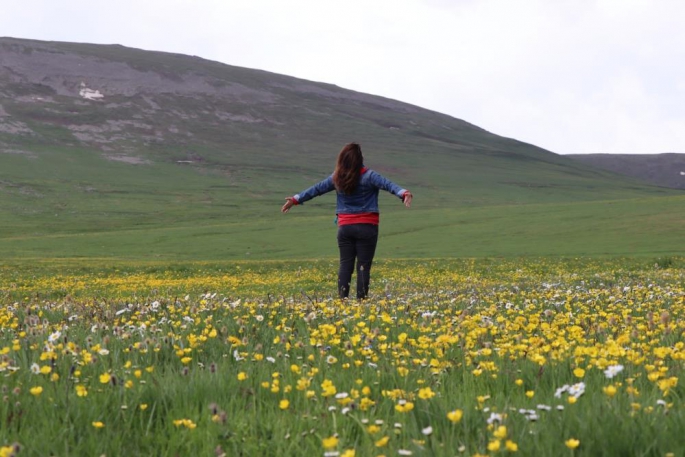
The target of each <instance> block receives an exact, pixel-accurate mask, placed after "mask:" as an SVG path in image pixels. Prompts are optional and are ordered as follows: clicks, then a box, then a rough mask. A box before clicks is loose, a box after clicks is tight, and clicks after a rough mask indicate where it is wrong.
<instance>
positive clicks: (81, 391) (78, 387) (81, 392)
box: [76, 384, 88, 397]
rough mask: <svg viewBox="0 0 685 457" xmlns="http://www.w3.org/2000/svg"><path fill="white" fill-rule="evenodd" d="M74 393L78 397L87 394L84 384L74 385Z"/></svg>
mask: <svg viewBox="0 0 685 457" xmlns="http://www.w3.org/2000/svg"><path fill="white" fill-rule="evenodd" d="M76 395H77V396H79V397H86V396H88V389H86V387H85V386H82V385H81V384H77V385H76Z"/></svg>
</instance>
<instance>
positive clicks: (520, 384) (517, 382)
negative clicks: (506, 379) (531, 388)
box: [514, 379, 523, 386]
mask: <svg viewBox="0 0 685 457" xmlns="http://www.w3.org/2000/svg"><path fill="white" fill-rule="evenodd" d="M514 384H516V385H517V386H522V385H523V379H517V380H516V381H514Z"/></svg>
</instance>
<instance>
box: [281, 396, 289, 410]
mask: <svg viewBox="0 0 685 457" xmlns="http://www.w3.org/2000/svg"><path fill="white" fill-rule="evenodd" d="M289 406H290V402H289V401H288V400H286V399H285V398H284V399H283V400H281V401H280V402H279V403H278V407H279V408H281V409H283V410H286V409H288V407H289Z"/></svg>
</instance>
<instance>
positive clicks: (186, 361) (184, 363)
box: [181, 357, 193, 365]
mask: <svg viewBox="0 0 685 457" xmlns="http://www.w3.org/2000/svg"><path fill="white" fill-rule="evenodd" d="M192 361H193V358H192V357H183V358H182V359H181V363H182V364H183V365H188V364H189V363H190V362H192Z"/></svg>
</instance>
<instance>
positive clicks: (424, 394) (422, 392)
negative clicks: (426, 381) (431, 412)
mask: <svg viewBox="0 0 685 457" xmlns="http://www.w3.org/2000/svg"><path fill="white" fill-rule="evenodd" d="M433 397H435V392H433V391H432V390H431V388H430V387H424V388H423V389H419V398H420V399H421V400H428V399H431V398H433Z"/></svg>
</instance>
